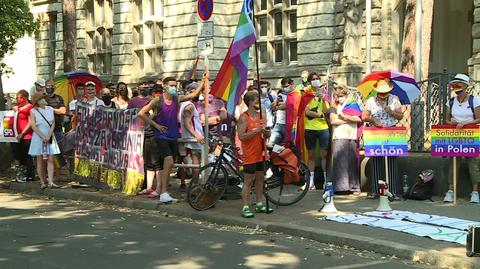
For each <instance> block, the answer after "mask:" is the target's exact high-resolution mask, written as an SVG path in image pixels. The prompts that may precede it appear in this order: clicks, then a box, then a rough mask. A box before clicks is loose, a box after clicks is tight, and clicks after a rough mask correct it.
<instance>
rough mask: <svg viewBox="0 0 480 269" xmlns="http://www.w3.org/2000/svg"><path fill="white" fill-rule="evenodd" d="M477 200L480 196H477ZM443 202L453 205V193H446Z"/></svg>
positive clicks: (449, 191) (450, 191)
mask: <svg viewBox="0 0 480 269" xmlns="http://www.w3.org/2000/svg"><path fill="white" fill-rule="evenodd" d="M477 199H478V194H477ZM443 201H444V202H445V203H453V191H452V190H448V191H447V193H445V198H443Z"/></svg>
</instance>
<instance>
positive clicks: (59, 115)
mask: <svg viewBox="0 0 480 269" xmlns="http://www.w3.org/2000/svg"><path fill="white" fill-rule="evenodd" d="M45 85H46V87H45V92H46V93H47V95H46V98H45V99H46V101H47V105H48V106H49V107H52V108H53V113H54V114H55V129H54V135H55V138H56V139H57V142H58V143H59V144H60V145H61V144H62V143H63V138H64V134H63V118H64V116H65V114H66V113H67V108H66V107H65V101H64V100H63V97H61V96H60V95H58V94H55V84H54V82H53V80H51V79H49V80H47V82H46V83H45ZM60 150H61V148H60ZM60 162H61V165H62V166H64V165H66V162H65V160H64V159H63V158H61V160H60Z"/></svg>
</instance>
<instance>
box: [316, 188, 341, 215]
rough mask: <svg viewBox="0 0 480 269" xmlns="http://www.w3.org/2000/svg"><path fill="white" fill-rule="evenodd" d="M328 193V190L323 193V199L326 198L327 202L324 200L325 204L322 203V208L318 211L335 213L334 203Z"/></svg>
mask: <svg viewBox="0 0 480 269" xmlns="http://www.w3.org/2000/svg"><path fill="white" fill-rule="evenodd" d="M329 196H330V195H329V192H328V191H325V193H324V194H323V200H324V201H326V199H328V198H330V199H328V202H325V204H323V206H322V208H321V209H320V212H323V213H336V212H337V208H336V207H335V204H334V203H333V196H330V197H329Z"/></svg>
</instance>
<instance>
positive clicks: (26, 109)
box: [11, 90, 34, 182]
mask: <svg viewBox="0 0 480 269" xmlns="http://www.w3.org/2000/svg"><path fill="white" fill-rule="evenodd" d="M16 97H17V104H18V109H17V132H18V136H17V140H18V143H12V144H11V146H12V153H13V156H14V157H15V159H16V160H17V161H18V163H19V166H18V167H17V169H16V170H17V175H18V176H17V178H16V181H17V182H26V181H33V177H34V170H33V161H32V158H31V157H30V156H29V155H28V149H29V148H30V142H31V140H32V126H31V122H30V113H31V110H32V108H33V105H32V104H30V103H29V101H28V92H27V91H25V90H21V91H19V92H18V93H17V96H16Z"/></svg>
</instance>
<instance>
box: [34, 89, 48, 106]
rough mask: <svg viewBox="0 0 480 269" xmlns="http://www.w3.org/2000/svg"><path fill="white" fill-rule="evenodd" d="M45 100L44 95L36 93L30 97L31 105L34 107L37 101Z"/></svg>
mask: <svg viewBox="0 0 480 269" xmlns="http://www.w3.org/2000/svg"><path fill="white" fill-rule="evenodd" d="M42 99H45V95H44V94H43V93H41V92H36V93H34V94H33V95H32V104H33V105H36V104H37V103H38V101H40V100H42Z"/></svg>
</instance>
